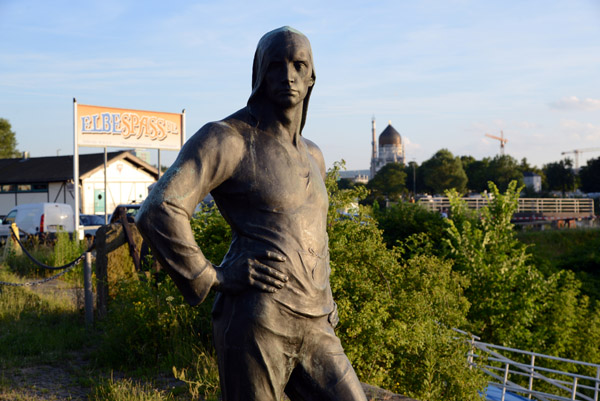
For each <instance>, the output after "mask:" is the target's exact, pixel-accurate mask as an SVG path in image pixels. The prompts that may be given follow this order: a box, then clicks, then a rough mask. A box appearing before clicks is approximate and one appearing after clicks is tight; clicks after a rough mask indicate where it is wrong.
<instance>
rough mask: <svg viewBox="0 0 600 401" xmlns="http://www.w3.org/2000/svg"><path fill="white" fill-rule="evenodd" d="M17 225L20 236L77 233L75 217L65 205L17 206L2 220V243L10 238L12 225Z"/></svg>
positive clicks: (29, 204) (0, 233) (0, 234)
mask: <svg viewBox="0 0 600 401" xmlns="http://www.w3.org/2000/svg"><path fill="white" fill-rule="evenodd" d="M12 223H16V224H17V227H19V231H20V234H21V235H23V234H32V235H37V234H42V233H56V232H57V231H66V232H68V233H72V232H73V231H75V216H74V214H73V209H72V208H71V205H67V204H65V203H25V204H22V205H17V206H15V207H14V208H12V209H11V211H10V212H8V214H7V215H6V217H5V218H4V219H2V224H1V225H0V242H5V241H6V238H7V237H9V236H10V225H11V224H12Z"/></svg>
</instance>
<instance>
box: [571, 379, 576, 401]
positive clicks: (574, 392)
mask: <svg viewBox="0 0 600 401" xmlns="http://www.w3.org/2000/svg"><path fill="white" fill-rule="evenodd" d="M576 395H577V378H576V377H574V378H573V391H572V392H571V399H572V400H574V399H575V396H576Z"/></svg>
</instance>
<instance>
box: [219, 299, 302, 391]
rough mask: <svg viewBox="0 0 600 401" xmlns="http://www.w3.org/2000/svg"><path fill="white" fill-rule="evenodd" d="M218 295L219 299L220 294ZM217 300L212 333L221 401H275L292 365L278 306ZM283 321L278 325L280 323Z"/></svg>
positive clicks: (296, 345)
mask: <svg viewBox="0 0 600 401" xmlns="http://www.w3.org/2000/svg"><path fill="white" fill-rule="evenodd" d="M221 295H222V294H221ZM255 301H256V300H252V299H250V300H249V299H248V298H247V297H244V296H243V295H242V296H238V297H228V296H221V299H219V300H218V303H222V304H221V305H219V304H217V305H215V311H216V313H214V314H213V331H214V341H215V348H216V350H217V357H218V363H219V378H220V382H221V395H222V399H223V401H242V400H243V401H254V400H256V401H280V400H281V399H282V397H283V392H284V388H285V385H286V383H287V381H288V379H289V377H290V374H291V372H292V370H293V368H294V366H295V364H296V363H297V359H296V357H295V355H297V353H298V350H299V349H300V346H301V338H295V337H294V335H293V332H294V331H296V330H295V329H294V328H293V327H291V326H290V325H289V324H288V322H287V321H285V317H284V316H282V315H281V313H280V311H279V306H278V305H271V304H269V303H267V304H266V305H263V303H260V306H257V303H256V302H255ZM282 319H283V321H282Z"/></svg>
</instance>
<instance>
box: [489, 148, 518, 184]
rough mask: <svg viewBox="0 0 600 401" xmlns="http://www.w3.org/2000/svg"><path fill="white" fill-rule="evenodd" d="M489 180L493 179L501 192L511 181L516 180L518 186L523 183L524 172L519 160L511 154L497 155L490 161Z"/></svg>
mask: <svg viewBox="0 0 600 401" xmlns="http://www.w3.org/2000/svg"><path fill="white" fill-rule="evenodd" d="M487 176H488V181H492V182H493V183H494V184H496V186H497V187H498V190H500V192H504V191H506V190H507V189H508V184H509V183H510V182H511V181H516V182H517V185H518V186H522V185H523V172H522V171H521V168H520V166H519V163H518V162H517V160H515V159H514V158H513V157H511V156H509V155H497V156H495V157H494V158H493V159H492V160H490V162H489V166H488V173H487Z"/></svg>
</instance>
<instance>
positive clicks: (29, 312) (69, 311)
mask: <svg viewBox="0 0 600 401" xmlns="http://www.w3.org/2000/svg"><path fill="white" fill-rule="evenodd" d="M0 281H6V282H18V281H19V278H18V277H17V276H16V275H15V274H13V273H10V272H8V271H7V269H6V268H5V267H0ZM0 327H1V330H0V350H2V351H1V352H2V358H0V366H2V367H3V368H5V367H7V366H15V365H22V364H26V363H31V362H38V363H49V362H54V361H56V360H59V359H61V358H65V357H66V356H67V355H68V354H69V353H70V352H71V351H74V350H78V349H81V348H82V347H84V346H85V345H86V344H87V343H88V334H87V333H86V330H85V327H84V324H83V318H82V315H81V313H80V311H79V310H78V309H77V308H76V307H75V306H74V305H73V302H72V301H71V300H70V299H68V298H66V297H60V296H59V297H56V296H54V297H46V296H43V295H40V294H36V293H34V292H32V291H31V290H29V289H26V288H23V287H9V286H2V287H0Z"/></svg>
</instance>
